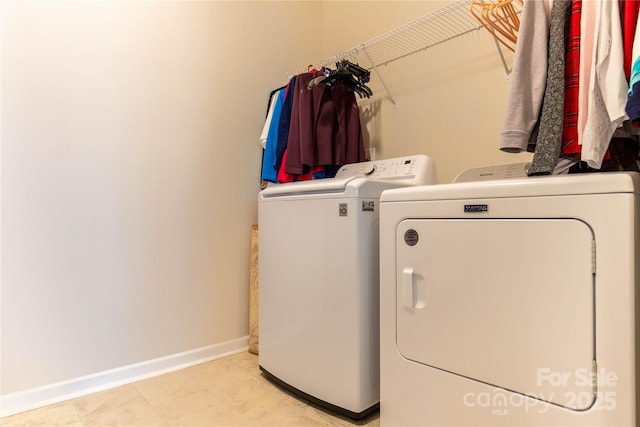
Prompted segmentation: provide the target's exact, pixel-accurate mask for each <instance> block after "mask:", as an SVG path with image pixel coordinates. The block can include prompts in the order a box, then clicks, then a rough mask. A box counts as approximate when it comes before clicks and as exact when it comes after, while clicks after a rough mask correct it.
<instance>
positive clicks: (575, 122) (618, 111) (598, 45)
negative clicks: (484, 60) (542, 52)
mask: <svg viewBox="0 0 640 427" xmlns="http://www.w3.org/2000/svg"><path fill="white" fill-rule="evenodd" d="M567 2H568V3H570V4H569V5H568V4H567ZM542 3H543V2H538V1H535V0H534V1H526V2H524V8H523V12H522V16H523V19H522V21H523V25H522V26H521V27H520V33H519V35H518V44H517V46H516V52H515V57H514V65H513V72H512V76H511V79H512V83H511V85H512V87H511V88H510V92H509V98H508V103H507V113H506V116H505V122H504V127H503V131H502V133H501V140H500V149H501V150H502V151H505V152H521V151H524V150H525V149H526V150H527V151H534V152H535V154H534V157H533V162H532V166H531V168H530V172H529V173H530V174H531V175H538V174H550V173H553V174H556V173H565V172H567V171H568V172H569V173H572V172H584V171H596V170H598V171H600V170H601V171H605V170H606V171H609V170H637V169H638V167H637V162H636V157H637V146H638V141H637V136H636V135H637V134H638V133H639V132H638V131H637V130H636V131H631V132H629V127H630V126H629V121H628V118H629V117H630V116H631V117H633V115H632V114H629V115H627V113H626V112H625V107H626V110H627V111H629V112H631V111H634V112H635V113H637V117H638V118H639V119H640V90H638V91H630V90H629V84H628V80H627V79H628V77H627V76H628V75H629V74H631V77H630V78H631V81H632V86H633V83H634V82H637V83H638V89H640V63H638V66H637V69H636V71H631V72H630V71H627V70H628V68H629V66H630V64H629V63H630V62H631V61H630V60H629V56H630V55H629V51H628V50H629V46H630V41H629V40H630V36H631V34H633V36H634V38H635V36H636V30H637V27H638V11H639V10H640V4H638V3H640V2H637V1H632V0H628V1H624V0H620V1H618V0H589V1H581V0H572V1H569V0H555V1H554V2H553V7H552V9H553V10H560V8H559V7H557V6H559V5H560V4H564V6H565V7H563V8H561V9H562V10H566V11H568V12H569V13H568V15H567V16H566V18H567V21H565V22H568V26H567V30H566V31H568V33H567V35H566V38H565V43H564V46H560V45H559V44H558V42H557V40H558V39H559V37H558V35H557V32H556V30H557V29H556V30H553V29H550V24H549V21H547V20H545V19H544V17H542V18H540V19H538V20H536V21H534V23H533V24H532V25H530V26H528V25H524V24H525V23H527V22H528V20H527V19H525V18H527V13H528V12H529V11H533V10H534V9H535V7H538V9H541V8H542V5H543V4H542ZM567 7H568V8H567ZM551 19H554V18H551ZM578 22H579V24H578ZM578 25H579V32H578ZM554 26H557V25H554ZM543 31H551V34H549V33H547V36H548V39H549V41H550V46H555V47H549V50H548V51H547V54H548V56H547V61H548V62H547V64H548V70H547V72H546V73H545V75H544V77H542V76H537V75H536V76H529V75H527V74H526V73H527V72H530V71H531V70H532V69H533V66H531V65H529V66H528V67H521V65H522V63H524V64H527V62H526V60H527V58H525V60H521V59H520V58H521V57H522V56H523V55H525V56H529V57H531V56H532V53H531V52H529V51H528V50H527V48H528V47H529V46H530V43H531V40H532V39H533V38H534V35H535V34H542V35H538V37H539V38H540V39H542V37H543V36H544V34H543ZM553 34H556V35H555V36H554V35H553ZM552 38H553V39H555V40H556V41H555V42H554V41H552V40H551V39H552ZM562 48H564V49H562ZM552 49H553V51H552ZM634 49H635V47H634ZM561 50H562V52H561ZM638 51H639V52H640V46H638ZM636 53H637V52H635V51H634V52H633V55H632V57H633V58H637V55H636ZM561 60H562V62H564V64H562V65H561V66H560V65H559V63H560V62H561ZM560 68H562V72H559V70H560ZM523 70H524V72H523ZM634 73H636V77H635V79H634ZM551 76H553V77H551ZM529 77H533V78H535V79H536V80H535V81H541V80H543V79H546V80H545V84H546V86H545V88H544V89H543V92H544V95H543V96H542V99H543V103H542V104H543V105H542V108H541V109H540V111H541V113H540V114H539V115H538V116H536V113H535V109H534V110H533V113H532V109H531V106H532V105H533V106H538V105H540V99H541V98H540V95H539V94H538V93H537V92H534V91H533V90H531V87H532V86H531V85H532V83H531V82H529V81H528V80H527V78H529ZM561 79H562V80H563V84H562V85H557V82H558V81H560V80H561ZM552 80H553V81H552ZM554 81H555V82H554ZM523 88H525V90H523ZM627 92H629V96H628V97H629V101H627ZM634 98H637V101H636V100H634ZM547 99H549V100H552V101H553V102H552V104H551V105H550V106H549V105H547V104H548V103H547ZM514 100H515V102H514ZM634 102H637V104H635V105H634ZM634 109H635V110H634ZM545 110H547V111H545ZM549 110H550V111H549ZM561 111H562V114H561V113H560V112H561ZM514 117H516V120H514ZM523 117H526V118H528V119H529V120H530V119H531V118H535V123H533V124H532V123H531V122H525V121H524V120H523V119H522V118H523ZM549 117H553V120H551V121H550V120H549ZM518 120H519V121H518ZM549 123H552V125H551V126H550V125H549ZM559 123H560V124H561V134H562V138H561V139H560V145H559V147H560V149H559V150H558V135H559V133H558V129H559V127H558V124H559ZM549 126H550V127H549ZM634 132H635V134H636V135H634ZM527 136H529V144H528V145H525V142H524V141H523V140H524V139H526V137H527ZM534 140H535V142H536V144H535V145H532V144H531V142H532V141H534ZM541 142H543V144H542V145H541V144H540V143H541ZM525 147H526V148H525Z"/></svg>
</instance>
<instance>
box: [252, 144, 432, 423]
mask: <svg viewBox="0 0 640 427" xmlns="http://www.w3.org/2000/svg"><path fill="white" fill-rule="evenodd" d="M435 179H436V178H435V169H434V166H433V163H432V161H431V159H429V158H428V157H427V156H424V155H416V156H407V157H402V158H395V159H388V160H380V161H372V162H364V163H355V164H350V165H346V166H343V167H342V168H341V169H340V170H339V171H338V173H337V174H336V177H335V178H329V179H323V180H317V181H307V182H295V183H290V184H282V185H275V186H271V187H268V188H266V189H265V190H263V191H262V192H261V193H260V196H259V202H258V210H259V215H258V216H259V227H260V245H259V283H260V292H259V324H260V348H259V364H260V369H261V370H262V371H263V373H264V374H265V375H266V376H267V377H268V378H270V379H271V380H273V381H275V382H277V383H278V384H280V385H282V386H284V387H286V388H288V389H289V390H291V391H293V392H294V393H297V394H298V395H300V396H302V397H304V398H306V399H307V400H310V401H312V402H313V403H316V404H319V405H322V406H324V407H325V408H329V409H331V410H333V411H335V412H338V413H340V414H342V415H346V416H349V417H352V418H356V419H357V418H361V417H363V416H365V415H367V414H368V413H369V412H371V411H373V410H375V409H377V406H378V402H379V332H378V324H379V305H378V296H379V286H378V277H379V275H378V268H379V267H378V250H379V249H378V248H379V246H378V223H379V220H378V218H379V206H378V203H379V199H380V194H381V193H382V191H383V190H385V189H389V188H396V187H402V186H407V185H415V184H430V183H434V182H435Z"/></svg>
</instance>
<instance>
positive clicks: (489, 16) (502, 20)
mask: <svg viewBox="0 0 640 427" xmlns="http://www.w3.org/2000/svg"><path fill="white" fill-rule="evenodd" d="M514 1H515V2H517V3H519V4H520V5H522V4H523V1H524V0H497V1H496V2H485V1H474V2H471V4H470V6H469V11H470V12H471V14H472V15H473V16H474V18H476V20H477V21H478V22H480V24H482V26H483V27H484V28H485V29H486V30H487V31H489V32H490V33H491V34H492V35H493V37H494V38H495V39H496V40H497V41H498V42H500V43H501V44H502V45H503V46H505V47H506V48H507V49H509V50H511V51H512V52H515V44H516V41H517V40H518V30H519V29H520V18H519V16H518V12H517V11H516V8H515V6H514V5H513V2H514Z"/></svg>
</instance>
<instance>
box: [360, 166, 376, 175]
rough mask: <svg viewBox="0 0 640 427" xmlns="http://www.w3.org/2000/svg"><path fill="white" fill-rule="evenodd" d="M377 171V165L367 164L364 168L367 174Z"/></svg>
mask: <svg viewBox="0 0 640 427" xmlns="http://www.w3.org/2000/svg"><path fill="white" fill-rule="evenodd" d="M375 171H376V165H370V166H366V167H365V168H364V170H363V172H364V174H365V175H366V176H369V175H371V174H373V173H374V172H375Z"/></svg>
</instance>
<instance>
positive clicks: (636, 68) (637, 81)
mask: <svg viewBox="0 0 640 427" xmlns="http://www.w3.org/2000/svg"><path fill="white" fill-rule="evenodd" d="M625 110H626V112H627V115H628V116H629V118H630V119H631V120H638V119H640V58H638V59H636V60H635V62H634V63H633V68H632V69H631V82H630V83H629V93H628V98H627V106H626V108H625Z"/></svg>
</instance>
